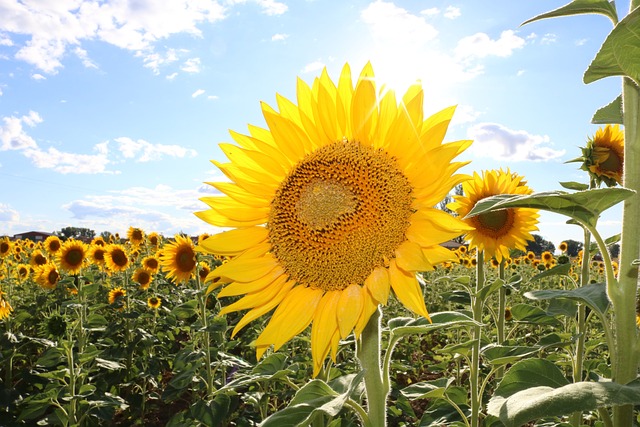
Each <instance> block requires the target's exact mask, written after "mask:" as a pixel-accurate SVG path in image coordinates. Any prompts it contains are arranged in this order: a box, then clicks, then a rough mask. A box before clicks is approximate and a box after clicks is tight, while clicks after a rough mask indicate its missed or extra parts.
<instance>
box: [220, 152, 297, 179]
mask: <svg viewBox="0 0 640 427" xmlns="http://www.w3.org/2000/svg"><path fill="white" fill-rule="evenodd" d="M218 146H219V147H220V149H221V150H222V152H223V153H224V154H225V155H226V156H227V158H228V159H229V160H231V162H233V163H234V164H236V165H239V166H246V167H248V168H251V169H256V168H260V169H262V170H263V171H264V172H267V173H269V174H270V175H272V176H275V177H277V178H279V179H282V177H284V175H285V170H284V168H283V167H282V164H280V163H278V162H277V161H276V160H274V159H272V158H271V157H269V156H267V155H266V154H264V153H261V152H259V151H255V150H247V149H243V148H240V147H238V146H237V145H232V144H224V143H223V144H218Z"/></svg>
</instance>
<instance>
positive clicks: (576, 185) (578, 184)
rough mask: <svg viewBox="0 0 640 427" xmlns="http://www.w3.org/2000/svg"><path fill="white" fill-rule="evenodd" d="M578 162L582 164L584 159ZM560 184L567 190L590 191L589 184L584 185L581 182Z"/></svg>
mask: <svg viewBox="0 0 640 427" xmlns="http://www.w3.org/2000/svg"><path fill="white" fill-rule="evenodd" d="M577 161H580V162H582V159H581V158H580V159H578V160H577ZM558 184H560V185H562V187H564V188H566V189H567V190H576V191H584V190H588V189H589V185H588V184H583V183H581V182H575V181H564V182H559V183H558Z"/></svg>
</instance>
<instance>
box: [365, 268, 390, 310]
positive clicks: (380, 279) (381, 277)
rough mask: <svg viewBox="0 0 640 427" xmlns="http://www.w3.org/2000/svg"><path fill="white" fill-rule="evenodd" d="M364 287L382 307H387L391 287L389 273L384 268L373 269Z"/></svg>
mask: <svg viewBox="0 0 640 427" xmlns="http://www.w3.org/2000/svg"><path fill="white" fill-rule="evenodd" d="M364 285H365V286H366V287H367V289H369V292H371V295H372V296H373V298H374V299H375V300H376V301H377V302H379V303H380V304H382V305H387V300H388V299H389V292H390V285H389V273H387V269H386V268H384V267H376V268H374V269H373V271H372V272H371V274H370V275H369V277H367V278H366V279H365V281H364Z"/></svg>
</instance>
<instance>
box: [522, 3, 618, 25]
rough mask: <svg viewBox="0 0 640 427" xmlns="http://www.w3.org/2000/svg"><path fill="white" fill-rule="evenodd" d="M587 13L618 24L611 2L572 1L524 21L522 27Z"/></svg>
mask: <svg viewBox="0 0 640 427" xmlns="http://www.w3.org/2000/svg"><path fill="white" fill-rule="evenodd" d="M587 13H597V14H600V15H604V16H606V17H608V18H609V19H611V21H612V22H613V23H614V24H615V23H616V22H618V14H617V12H616V8H615V6H614V4H613V2H610V1H607V0H573V1H572V2H571V3H568V4H566V5H564V6H561V7H559V8H557V9H554V10H552V11H550V12H546V13H543V14H540V15H538V16H535V17H533V18H531V19H528V20H526V21H524V22H523V23H522V25H526V24H529V23H531V22H535V21H539V20H541V19H547V18H558V17H561V16H570V15H582V14H587Z"/></svg>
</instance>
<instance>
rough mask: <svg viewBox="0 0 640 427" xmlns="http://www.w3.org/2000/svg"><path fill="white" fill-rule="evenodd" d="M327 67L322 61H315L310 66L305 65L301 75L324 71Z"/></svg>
mask: <svg viewBox="0 0 640 427" xmlns="http://www.w3.org/2000/svg"><path fill="white" fill-rule="evenodd" d="M324 67H325V65H324V62H322V61H313V62H310V63H309V64H307V65H305V66H304V68H303V69H302V71H301V73H303V74H306V73H312V72H315V71H318V70H322V69H323V68H324Z"/></svg>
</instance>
